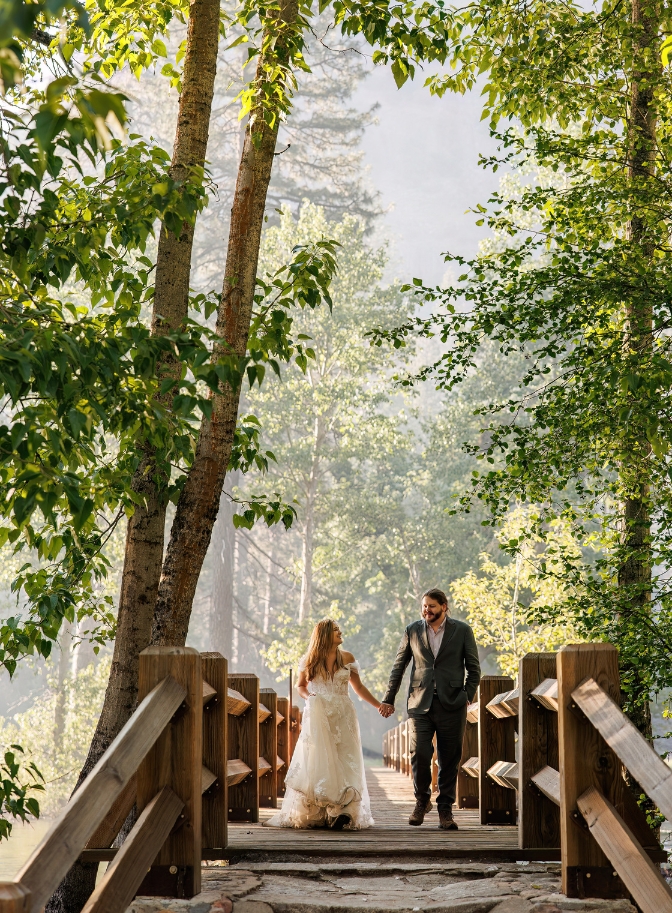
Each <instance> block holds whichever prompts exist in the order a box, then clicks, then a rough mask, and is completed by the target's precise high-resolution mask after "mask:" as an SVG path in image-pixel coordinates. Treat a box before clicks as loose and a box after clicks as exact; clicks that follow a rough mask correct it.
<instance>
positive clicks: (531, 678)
mask: <svg viewBox="0 0 672 913" xmlns="http://www.w3.org/2000/svg"><path fill="white" fill-rule="evenodd" d="M555 657H556V655H555V653H527V654H526V655H525V656H523V657H522V659H521V660H520V665H519V668H518V686H519V690H520V707H519V713H518V760H519V763H520V791H519V793H518V839H519V845H520V846H521V848H526V847H559V846H560V809H559V807H558V805H557V804H554V803H553V801H552V800H550V799H549V797H548V795H547V794H546V793H545V792H544V791H543V790H541V791H539V789H538V788H537V789H535V786H534V785H533V784H532V779H533V776H534V775H535V774H536V773H537V772H538V771H539V770H541V769H542V768H544V767H548V768H554V769H555V770H558V768H559V760H558V714H557V712H556V713H549V711H548V709H546V705H545V704H543V703H541V702H540V701H539V700H538V697H537V699H535V692H536V691H538V690H539V688H542V690H543V693H544V694H548V687H547V684H546V683H547V682H554V683H555V685H554V687H555V693H556V695H557V686H558V683H557V679H556V658H555ZM557 705H558V702H557V696H556V698H555V707H556V710H557ZM558 788H559V786H558Z"/></svg>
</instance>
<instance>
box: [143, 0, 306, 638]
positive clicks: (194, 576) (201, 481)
mask: <svg viewBox="0 0 672 913" xmlns="http://www.w3.org/2000/svg"><path fill="white" fill-rule="evenodd" d="M296 16H297V7H296V5H295V0H287V3H286V4H285V5H284V6H283V7H282V8H281V13H280V18H281V21H283V22H286V23H290V22H293V21H295V19H296ZM281 43H282V42H281V39H278V41H277V43H276V45H275V48H274V52H275V53H278V51H277V48H278V47H281ZM264 63H265V60H264V58H263V56H262V57H261V58H260V61H259V65H258V67H257V77H256V78H257V81H258V83H261V84H262V85H263V83H264V82H266V80H267V77H266V72H265V69H264ZM268 88H269V90H270V91H272V90H273V84H272V83H269V84H268ZM253 113H254V112H253ZM257 124H259V125H257ZM278 127H279V118H278V116H276V117H275V118H274V122H273V125H269V124H268V123H267V122H266V120H264V119H263V117H260V119H259V121H258V122H257V120H256V118H255V117H251V118H250V122H249V123H248V126H247V128H246V131H245V142H244V144H243V154H242V156H241V160H240V165H239V168H238V178H237V181H236V190H235V194H234V198H233V207H232V209H231V224H230V228H229V244H228V249H227V255H226V270H225V275H224V284H223V288H222V296H221V299H220V303H219V308H218V313H217V327H216V328H217V333H218V335H219V336H220V337H221V338H222V339H223V340H224V343H223V344H221V345H220V346H218V347H217V348H216V349H215V355H218V356H220V357H222V356H224V355H228V356H230V355H234V356H237V357H238V358H243V357H244V356H245V354H246V352H247V342H248V337H249V332H250V322H251V317H252V306H253V303H254V289H255V285H256V278H257V264H258V260H259V245H260V242H261V231H262V228H263V224H264V210H265V207H266V194H267V191H268V185H269V182H270V178H271V170H272V168H273V154H274V152H275V145H276V140H277V136H278ZM253 130H255V131H258V133H256V136H255V137H254V139H253V134H252V131H253ZM239 401H240V387H237V388H236V389H234V388H233V387H232V386H231V385H222V387H221V389H220V390H219V391H218V392H217V393H215V394H213V396H212V416H211V418H210V419H209V420H208V419H203V421H202V422H201V429H200V434H199V438H198V445H197V448H196V456H195V458H194V462H193V464H192V466H191V468H190V470H189V474H188V475H187V479H186V481H185V484H184V487H183V489H182V491H181V493H180V497H179V500H178V502H177V510H176V512H175V519H174V520H173V525H172V528H171V533H170V541H169V543H168V548H167V550H166V557H165V559H164V562H163V569H162V572H161V581H160V583H159V592H158V596H157V600H156V610H155V613H154V628H153V631H152V643H153V644H157V645H166V646H181V645H183V644H184V643H185V641H186V637H187V631H188V629H189V619H190V617H191V608H192V603H193V600H194V594H195V592H196V585H197V583H198V578H199V575H200V573H201V568H202V566H203V561H204V560H205V556H206V554H207V551H208V547H209V545H210V539H211V536H212V530H213V527H214V525H215V521H216V520H217V512H218V510H219V501H220V498H221V494H222V488H223V485H224V478H225V476H226V471H227V468H228V465H229V459H230V457H231V449H232V446H233V440H234V433H235V430H236V422H237V419H238V406H239Z"/></svg>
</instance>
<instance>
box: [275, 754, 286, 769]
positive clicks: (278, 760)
mask: <svg viewBox="0 0 672 913" xmlns="http://www.w3.org/2000/svg"><path fill="white" fill-rule="evenodd" d="M284 766H285V762H284V761H283V759H282V758H281V757H280V755H277V757H276V759H275V769H276V771H280V769H281V768H283V767H284Z"/></svg>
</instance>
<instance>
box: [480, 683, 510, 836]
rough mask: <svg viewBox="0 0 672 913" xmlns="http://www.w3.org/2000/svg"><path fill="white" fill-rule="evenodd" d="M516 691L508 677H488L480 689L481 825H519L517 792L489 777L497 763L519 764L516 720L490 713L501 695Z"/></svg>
mask: <svg viewBox="0 0 672 913" xmlns="http://www.w3.org/2000/svg"><path fill="white" fill-rule="evenodd" d="M512 689H513V679H511V678H509V677H508V676H505V675H484V676H483V678H482V679H481V682H480V684H479V686H478V705H479V706H478V756H479V759H480V769H479V774H478V806H479V810H480V822H481V824H515V823H516V792H515V790H513V789H505V788H504V787H502V786H500V785H499V784H498V783H495V781H494V780H493V779H492V778H491V777H489V776H488V775H487V771H488V770H489V769H490V768H491V767H492V765H493V764H495V763H496V762H497V761H515V760H516V750H515V723H516V721H515V717H506V718H504V719H498V718H497V717H495V716H493V714H492V713H490V711H489V710H487V709H486V704H487V703H488V702H489V701H491V700H492V699H493V697H495V696H496V695H497V694H500V693H501V692H503V691H511V690H512Z"/></svg>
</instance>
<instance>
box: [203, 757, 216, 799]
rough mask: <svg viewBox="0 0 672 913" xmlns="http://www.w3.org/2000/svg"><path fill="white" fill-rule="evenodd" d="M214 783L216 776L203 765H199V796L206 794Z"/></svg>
mask: <svg viewBox="0 0 672 913" xmlns="http://www.w3.org/2000/svg"><path fill="white" fill-rule="evenodd" d="M216 782H217V774H213V772H212V771H211V770H208V768H207V767H206V766H205V764H201V795H203V793H204V792H207V790H209V789H210V787H211V786H212V784H213V783H216Z"/></svg>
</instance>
